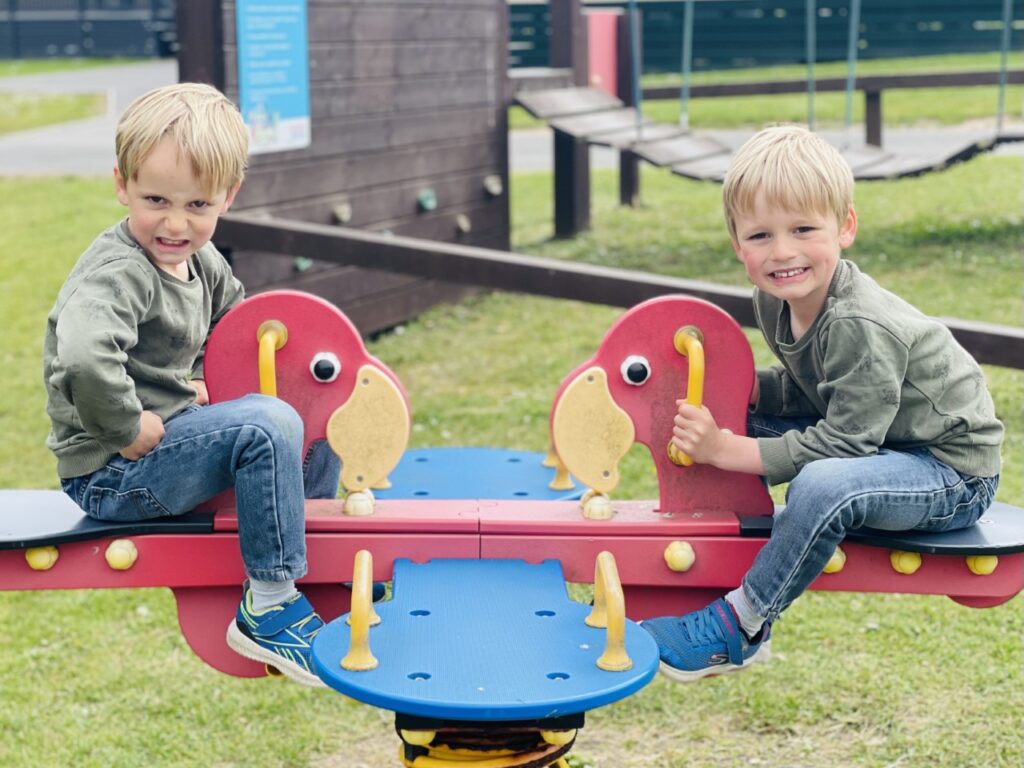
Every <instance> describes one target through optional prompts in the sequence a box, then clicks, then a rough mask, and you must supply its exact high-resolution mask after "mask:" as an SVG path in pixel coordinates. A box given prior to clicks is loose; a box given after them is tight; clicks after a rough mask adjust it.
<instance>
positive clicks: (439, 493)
mask: <svg viewBox="0 0 1024 768" xmlns="http://www.w3.org/2000/svg"><path fill="white" fill-rule="evenodd" d="M543 461H544V454H541V453H533V452H530V451H510V450H506V449H503V448H466V447H450V448H418V449H415V450H409V451H406V452H405V453H404V454H403V455H402V459H401V461H399V462H398V466H397V467H395V468H394V469H393V470H392V471H391V474H390V475H389V476H388V479H389V480H390V481H391V488H388V489H382V490H377V489H374V491H373V495H374V496H376V497H377V498H378V499H522V500H526V499H532V500H541V501H569V500H572V499H578V498H580V496H581V495H582V494H583V491H584V490H585V489H584V488H582V487H580V486H579V485H577V486H576V487H575V488H572V489H570V490H567V491H554V490H552V489H550V488H548V483H550V482H551V480H552V478H554V476H555V470H553V469H551V468H550V467H545V466H544V464H543Z"/></svg>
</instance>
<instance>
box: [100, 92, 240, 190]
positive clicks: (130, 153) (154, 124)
mask: <svg viewBox="0 0 1024 768" xmlns="http://www.w3.org/2000/svg"><path fill="white" fill-rule="evenodd" d="M165 136H170V137H171V139H172V140H173V141H174V143H175V145H176V146H177V148H178V152H179V154H180V155H182V156H183V157H185V158H187V159H188V161H189V162H190V163H191V164H192V170H193V172H194V173H195V175H196V176H197V177H198V178H199V179H201V180H202V182H203V185H204V187H205V188H206V191H207V192H210V193H217V192H222V191H224V190H227V189H230V188H232V187H234V186H235V185H236V184H239V183H241V181H242V178H243V176H244V175H245V164H246V159H247V158H248V154H249V133H248V131H247V130H246V127H245V123H243V122H242V116H241V114H239V112H238V108H237V107H235V105H234V104H232V103H231V101H230V100H228V98H227V97H226V96H225V95H224V94H223V93H221V92H220V91H218V90H217V89H216V88H214V87H213V86H210V85H205V84H203V83H178V84H176V85H168V86H165V87H163V88H157V89H156V90H153V91H150V92H149V93H146V94H143V95H142V96H140V97H139V98H137V99H136V100H135V101H133V102H132V103H131V104H130V105H129V106H128V109H126V110H125V112H124V114H123V115H121V119H120V121H118V124H117V139H116V142H115V147H116V151H117V167H118V170H119V172H120V174H121V178H123V179H125V181H127V180H128V179H135V178H137V175H138V172H139V166H140V165H141V164H142V163H143V161H145V159H146V158H147V157H148V156H149V153H150V152H152V151H153V148H154V147H155V146H156V145H157V144H158V143H159V142H160V141H161V140H162V139H163V138H164V137H165Z"/></svg>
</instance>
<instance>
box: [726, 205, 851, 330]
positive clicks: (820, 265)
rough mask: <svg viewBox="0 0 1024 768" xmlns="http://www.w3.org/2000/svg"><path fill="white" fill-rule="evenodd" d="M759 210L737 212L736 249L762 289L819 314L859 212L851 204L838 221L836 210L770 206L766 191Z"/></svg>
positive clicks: (794, 307)
mask: <svg viewBox="0 0 1024 768" xmlns="http://www.w3.org/2000/svg"><path fill="white" fill-rule="evenodd" d="M754 203H755V204H754V209H753V210H752V211H748V212H746V213H744V214H742V215H738V216H736V219H735V224H736V239H735V240H733V241H732V247H733V250H734V251H736V255H737V256H738V257H739V260H740V261H742V262H743V266H745V267H746V269H747V276H748V277H749V278H750V280H751V282H753V283H754V285H755V286H757V287H758V288H759V289H760V290H762V291H764V292H766V293H768V294H771V295H772V296H775V297H776V298H779V299H782V300H783V301H786V302H787V303H788V304H789V305H790V309H791V310H792V311H794V312H796V313H799V314H800V315H801V316H810V317H814V316H816V315H817V313H818V311H819V310H820V309H821V307H822V305H823V304H824V303H825V297H826V296H827V295H828V287H829V284H830V283H831V282H832V276H833V274H834V273H835V270H836V265H837V264H838V262H839V257H840V254H841V253H842V251H843V249H844V248H849V247H850V246H851V245H853V240H854V237H855V236H856V234H857V215H856V213H855V212H854V210H853V208H850V210H849V212H848V213H847V215H846V218H845V219H844V220H843V221H842V222H837V221H836V219H835V216H834V215H832V214H831V213H818V212H806V211H805V212H796V211H789V210H786V209H784V208H779V207H776V206H773V205H770V204H769V203H768V202H767V201H766V200H765V199H764V196H763V195H762V194H758V195H757V197H756V199H755V201H754Z"/></svg>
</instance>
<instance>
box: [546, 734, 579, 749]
mask: <svg viewBox="0 0 1024 768" xmlns="http://www.w3.org/2000/svg"><path fill="white" fill-rule="evenodd" d="M540 737H541V738H542V739H544V743H545V744H550V745H551V746H553V747H564V746H565V745H566V744H568V743H570V742H571V741H572V740H573V739H575V738H576V731H575V730H572V731H541V732H540Z"/></svg>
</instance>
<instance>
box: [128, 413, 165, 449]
mask: <svg viewBox="0 0 1024 768" xmlns="http://www.w3.org/2000/svg"><path fill="white" fill-rule="evenodd" d="M163 439H164V420H163V419H161V418H160V417H159V416H157V415H156V414H155V413H153V412H152V411H143V412H142V414H141V415H140V416H139V434H138V437H136V438H135V439H134V440H133V441H132V443H131V445H128V446H126V447H124V448H122V449H121V451H120V453H121V455H122V456H124V457H125V458H126V459H128V461H138V460H139V459H141V458H142V457H143V456H145V455H146V454H147V453H149V452H150V451H151V450H153V449H154V448H156V446H157V444H158V443H159V442H160V441H161V440H163Z"/></svg>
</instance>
